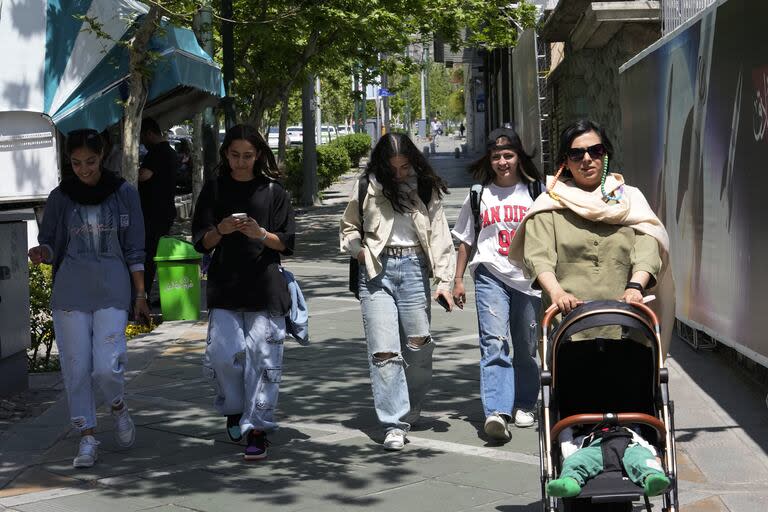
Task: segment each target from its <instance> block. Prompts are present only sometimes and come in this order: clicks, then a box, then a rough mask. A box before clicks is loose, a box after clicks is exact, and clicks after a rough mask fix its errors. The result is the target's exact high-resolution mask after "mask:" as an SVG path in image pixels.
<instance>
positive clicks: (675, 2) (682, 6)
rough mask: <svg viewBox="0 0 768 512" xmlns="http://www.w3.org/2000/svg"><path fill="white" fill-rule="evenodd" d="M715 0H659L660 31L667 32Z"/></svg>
mask: <svg viewBox="0 0 768 512" xmlns="http://www.w3.org/2000/svg"><path fill="white" fill-rule="evenodd" d="M716 1H717V0H661V9H662V18H663V20H662V32H663V34H664V35H666V34H669V33H670V32H672V31H673V30H675V29H676V28H677V27H679V26H680V25H682V24H683V23H685V22H686V21H688V20H689V19H691V18H692V17H693V16H695V15H696V14H697V13H699V12H701V11H703V10H704V9H705V8H707V7H708V6H709V5H711V4H713V3H715V2H716Z"/></svg>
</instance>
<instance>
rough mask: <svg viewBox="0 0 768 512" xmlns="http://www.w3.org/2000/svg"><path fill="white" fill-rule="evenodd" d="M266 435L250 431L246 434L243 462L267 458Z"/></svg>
mask: <svg viewBox="0 0 768 512" xmlns="http://www.w3.org/2000/svg"><path fill="white" fill-rule="evenodd" d="M267 446H269V441H267V434H265V433H264V432H255V431H253V430H251V431H250V432H248V444H247V445H246V446H245V450H244V451H243V459H245V460H259V459H263V458H265V457H266V456H267Z"/></svg>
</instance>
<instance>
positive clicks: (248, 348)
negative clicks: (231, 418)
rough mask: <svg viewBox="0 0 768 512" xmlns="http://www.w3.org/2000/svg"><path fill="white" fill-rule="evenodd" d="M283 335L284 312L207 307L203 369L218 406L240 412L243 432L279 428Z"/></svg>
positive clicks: (227, 411)
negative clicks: (272, 314)
mask: <svg viewBox="0 0 768 512" xmlns="http://www.w3.org/2000/svg"><path fill="white" fill-rule="evenodd" d="M284 339H285V317H273V316H271V315H269V314H268V313H267V312H266V311H258V312H249V311H232V310H229V309H216V308H215V309H211V311H210V313H209V316H208V346H207V347H206V349H205V355H203V373H204V374H205V376H206V377H208V378H209V379H211V381H212V382H213V384H214V387H215V388H216V398H215V399H214V401H213V406H214V407H215V408H216V410H217V411H218V412H219V413H220V414H222V415H230V414H242V418H241V419H240V430H241V431H242V433H243V435H245V434H246V433H247V432H248V431H249V430H261V431H270V430H273V429H275V428H277V424H276V423H275V418H274V414H275V408H276V407H277V395H278V393H279V391H280V379H281V377H282V372H283V340H284Z"/></svg>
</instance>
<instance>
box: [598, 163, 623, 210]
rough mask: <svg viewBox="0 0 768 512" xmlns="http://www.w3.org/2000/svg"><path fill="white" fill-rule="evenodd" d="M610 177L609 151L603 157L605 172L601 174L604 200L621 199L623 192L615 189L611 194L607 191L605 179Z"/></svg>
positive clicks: (601, 189)
mask: <svg viewBox="0 0 768 512" xmlns="http://www.w3.org/2000/svg"><path fill="white" fill-rule="evenodd" d="M607 177H608V153H606V154H605V156H604V157H603V174H602V176H600V192H601V193H602V194H603V201H605V202H606V203H607V202H608V201H620V200H621V197H622V195H621V192H618V190H614V191H613V192H612V193H611V194H606V193H605V179H606V178H607Z"/></svg>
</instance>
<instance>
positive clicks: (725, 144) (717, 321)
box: [620, 0, 768, 365]
mask: <svg viewBox="0 0 768 512" xmlns="http://www.w3.org/2000/svg"><path fill="white" fill-rule="evenodd" d="M765 19H768V2H751V1H749V0H728V1H725V2H718V3H717V4H715V5H713V6H711V7H710V8H708V9H707V10H705V11H703V12H702V13H701V14H699V15H698V16H697V17H695V18H694V19H692V20H690V21H689V22H687V23H686V24H684V25H683V26H681V27H679V28H678V29H677V30H675V31H674V32H672V33H671V34H669V35H668V36H665V37H664V38H663V39H661V40H659V41H658V42H657V43H655V44H654V45H653V46H651V47H650V48H648V49H647V50H645V51H644V52H642V53H641V54H640V55H638V56H637V57H635V58H634V59H632V60H631V61H629V62H628V63H627V64H625V65H624V66H622V67H621V69H620V91H621V107H622V123H623V135H624V145H623V146H624V147H623V151H624V162H625V174H626V176H627V180H628V182H629V183H630V184H633V185H637V186H638V187H640V189H641V190H643V192H644V193H645V194H646V196H647V197H648V200H649V201H650V202H651V205H652V206H653V208H654V209H655V210H656V212H657V214H658V215H659V217H660V218H661V219H662V221H663V222H664V224H665V225H666V227H667V230H668V231H669V235H670V243H671V254H670V257H671V261H672V270H673V273H674V276H675V281H676V285H677V291H676V294H677V297H676V298H677V317H678V318H679V319H680V320H681V321H683V322H685V323H686V324H688V325H690V326H692V327H695V328H698V329H701V330H703V331H705V332H706V333H708V334H709V335H711V336H712V337H714V338H717V339H718V340H720V341H722V342H723V343H725V344H728V345H731V346H733V347H734V348H735V349H737V350H738V351H740V352H742V353H743V354H745V355H747V356H749V357H751V358H752V359H754V360H756V361H758V362H760V363H761V364H763V365H768V338H766V337H765V336H763V334H762V332H763V329H762V325H761V324H760V320H761V316H762V314H763V312H764V311H766V310H768V298H766V296H765V294H764V293H762V291H763V290H764V289H768V288H766V287H768V266H763V265H764V263H763V262H765V261H768V230H766V229H764V227H763V226H762V224H761V221H762V220H764V219H766V218H768V200H766V197H765V194H764V192H763V191H764V190H766V189H768V173H766V172H765V167H764V166H765V163H766V162H768V32H766V31H765V30H764V28H763V27H762V25H761V23H762V20H765Z"/></svg>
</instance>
